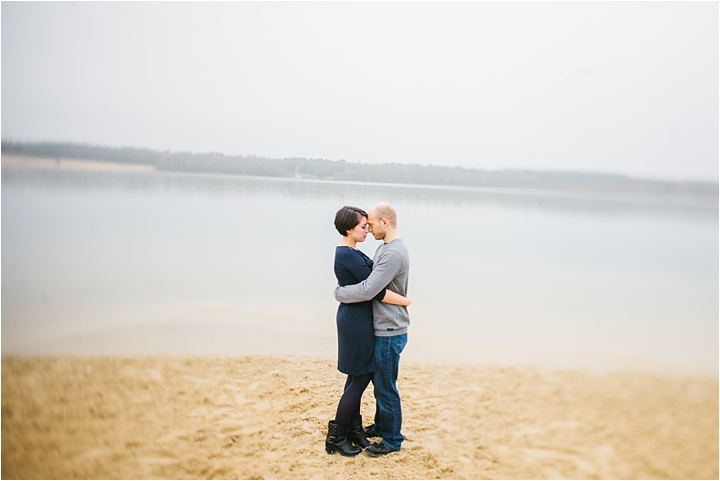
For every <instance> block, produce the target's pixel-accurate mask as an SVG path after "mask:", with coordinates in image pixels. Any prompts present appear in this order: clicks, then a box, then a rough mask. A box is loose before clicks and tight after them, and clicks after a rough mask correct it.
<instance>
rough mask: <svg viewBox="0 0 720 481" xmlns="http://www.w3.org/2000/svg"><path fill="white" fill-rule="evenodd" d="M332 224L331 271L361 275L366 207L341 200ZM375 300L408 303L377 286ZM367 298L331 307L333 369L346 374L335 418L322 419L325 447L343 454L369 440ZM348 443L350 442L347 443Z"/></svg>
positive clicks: (344, 278)
mask: <svg viewBox="0 0 720 481" xmlns="http://www.w3.org/2000/svg"><path fill="white" fill-rule="evenodd" d="M335 228H336V229H337V231H338V232H339V233H340V235H342V240H341V241H340V244H339V245H338V246H337V247H336V248H335V276H336V277H337V281H338V284H339V285H341V286H346V285H351V284H357V283H359V282H362V281H364V280H365V279H367V277H368V276H369V275H370V272H371V271H372V266H373V261H372V260H371V259H370V258H369V257H368V256H366V255H365V254H363V253H362V252H361V251H360V250H358V249H357V243H358V242H363V241H364V240H365V238H366V237H367V235H368V222H367V213H366V212H365V211H364V210H362V209H358V208H357V207H349V206H345V207H343V208H342V209H340V210H339V211H337V213H336V214H335ZM375 300H377V301H381V302H387V303H390V304H397V305H401V306H409V305H410V299H408V298H407V297H403V296H401V295H400V294H397V293H395V292H392V291H389V290H387V289H383V290H382V291H381V292H380V293H379V294H378V295H377V296H376V297H375ZM372 302H373V301H367V302H358V303H354V304H340V306H339V307H338V312H337V318H336V321H337V333H338V370H339V371H340V372H342V373H343V374H347V381H345V390H344V392H343V395H342V397H341V398H340V402H339V403H338V407H337V413H336V414H335V419H334V420H332V421H330V422H329V423H328V434H327V437H326V438H325V450H326V451H327V452H328V454H333V453H334V452H335V451H338V452H339V453H340V454H342V455H343V456H355V455H357V454H359V453H360V452H361V450H362V449H361V448H366V447H367V446H368V445H369V443H368V441H367V439H366V438H365V435H364V434H363V430H362V417H361V416H360V401H361V399H362V395H363V392H364V391H365V388H366V387H367V385H368V383H370V381H371V380H372V377H373V373H374V372H375V361H374V352H373V351H374V347H375V333H374V330H373V311H372ZM353 443H354V444H353Z"/></svg>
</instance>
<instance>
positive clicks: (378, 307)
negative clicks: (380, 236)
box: [335, 239, 410, 337]
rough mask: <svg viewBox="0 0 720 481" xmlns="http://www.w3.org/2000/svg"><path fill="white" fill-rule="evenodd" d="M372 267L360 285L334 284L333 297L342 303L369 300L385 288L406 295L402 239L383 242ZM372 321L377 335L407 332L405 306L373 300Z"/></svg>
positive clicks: (406, 262)
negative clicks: (338, 285) (340, 285)
mask: <svg viewBox="0 0 720 481" xmlns="http://www.w3.org/2000/svg"><path fill="white" fill-rule="evenodd" d="M373 262H374V264H373V270H372V272H371V273H370V276H369V277H368V278H367V279H365V280H364V281H362V282H360V283H359V284H353V285H351V286H344V287H337V288H336V289H335V299H336V300H338V301H340V302H342V303H343V304H351V303H354V302H363V301H369V300H371V299H372V298H373V297H375V296H376V295H378V293H379V292H380V291H381V290H382V289H383V288H384V287H387V288H388V289H390V290H391V291H394V292H397V293H398V294H400V295H403V296H407V286H408V271H409V269H410V256H409V255H408V251H407V248H406V247H405V243H404V242H403V241H402V239H395V240H393V241H390V242H388V243H387V244H385V243H383V244H382V245H380V247H378V248H377V250H376V251H375V257H374V258H373ZM373 324H374V326H375V335H376V336H384V337H387V336H397V335H399V334H405V333H407V328H408V326H409V325H410V316H409V315H408V311H407V308H406V307H404V306H396V305H394V304H386V303H384V302H380V301H373Z"/></svg>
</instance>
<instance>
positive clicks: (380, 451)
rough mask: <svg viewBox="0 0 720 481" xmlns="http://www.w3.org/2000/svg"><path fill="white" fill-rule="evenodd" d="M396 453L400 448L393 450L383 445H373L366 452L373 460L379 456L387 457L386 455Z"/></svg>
mask: <svg viewBox="0 0 720 481" xmlns="http://www.w3.org/2000/svg"><path fill="white" fill-rule="evenodd" d="M396 451H400V448H397V449H393V448H391V447H390V446H388V445H387V444H383V443H372V444H371V445H370V446H368V448H367V449H366V450H365V452H366V453H368V455H370V456H372V457H373V458H377V457H379V456H385V455H386V454H390V453H394V452H396Z"/></svg>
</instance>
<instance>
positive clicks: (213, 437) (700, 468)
mask: <svg viewBox="0 0 720 481" xmlns="http://www.w3.org/2000/svg"><path fill="white" fill-rule="evenodd" d="M342 385H343V376H342V375H341V374H340V373H338V372H337V371H336V370H335V367H334V360H332V359H322V358H311V357H262V356H256V357H242V358H230V357H226V358H210V357H195V358H178V357H175V358H171V357H162V358H148V357H136V358H100V357H95V358H72V357H56V358H33V357H4V358H3V360H2V477H3V478H41V479H43V478H59V479H63V478H107V479H114V478H136V479H152V478H172V479H178V478H183V479H197V478H230V479H232V478H240V479H560V478H581V479H648V478H651V479H717V478H718V381H717V379H715V378H712V377H711V378H700V377H671V376H661V375H652V374H638V373H628V372H624V373H619V372H617V373H597V372H595V373H593V372H588V371H576V370H554V369H548V368H532V367H522V368H521V367H501V366H494V365H489V364H465V365H448V364H438V363H434V364H433V363H415V362H403V363H402V364H401V372H400V379H399V381H398V385H399V389H400V392H401V395H402V398H403V403H404V404H403V409H404V415H405V419H404V424H403V433H404V434H405V436H406V438H407V439H406V442H405V443H404V444H403V449H402V451H401V452H399V453H393V454H391V455H388V456H386V457H383V458H370V457H368V456H366V455H365V454H361V455H359V456H357V457H355V458H343V457H341V456H339V455H337V454H335V455H332V456H330V455H327V454H326V453H325V451H324V436H325V432H326V427H327V421H328V420H329V419H331V418H332V416H333V415H334V410H335V407H336V403H337V400H338V397H339V395H340V390H341V387H342ZM373 406H374V405H373V402H372V393H371V391H368V392H366V394H365V397H364V399H363V415H364V416H365V418H366V419H365V421H366V424H367V423H368V421H370V419H371V417H372V412H373V409H374V407H373Z"/></svg>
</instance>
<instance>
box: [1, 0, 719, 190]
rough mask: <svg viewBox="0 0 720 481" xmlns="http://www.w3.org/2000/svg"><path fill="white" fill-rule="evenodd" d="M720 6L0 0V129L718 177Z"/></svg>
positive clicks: (231, 150)
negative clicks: (44, 0) (27, 0)
mask: <svg viewBox="0 0 720 481" xmlns="http://www.w3.org/2000/svg"><path fill="white" fill-rule="evenodd" d="M718 44H719V39H718V3H717V2H632V3H630V2H592V3H591V2H557V3H551V2H547V3H546V2H529V3H524V2H503V3H495V2H459V3H427V2H423V3H415V2H398V3H389V2H360V3H341V2H318V3H312V2H309V3H305V2H289V3H284V2H252V3H250V2H232V3H229V2H222V3H206V2H201V3H185V2H182V3H180V2H178V3H175V2H159V3H145V2H120V3H108V2H98V3H86V2H78V3H59V2H50V3H34V2H31V3H16V2H2V137H3V139H9V140H51V141H73V142H83V143H93V144H101V145H107V146H131V147H145V148H151V149H158V150H170V151H193V152H222V153H225V154H229V155H238V154H240V155H258V156H264V157H274V158H283V157H295V156H299V157H310V158H325V159H331V160H339V159H345V160H348V161H361V162H369V163H381V162H400V163H418V164H435V165H459V166H464V167H476V168H482V169H505V168H511V169H518V168H528V169H554V170H558V169H561V170H580V171H601V172H617V173H623V174H629V175H633V176H645V177H654V178H669V179H711V180H717V177H718V144H719V140H718V131H719V126H718V91H719V83H718V82H719V80H718V59H719V54H718Z"/></svg>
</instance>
